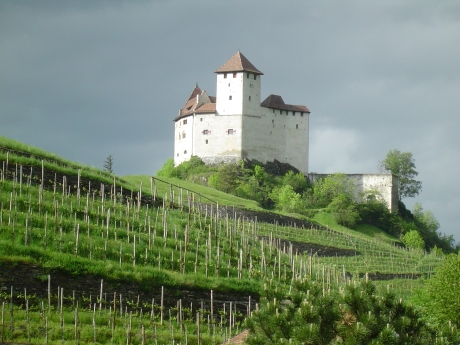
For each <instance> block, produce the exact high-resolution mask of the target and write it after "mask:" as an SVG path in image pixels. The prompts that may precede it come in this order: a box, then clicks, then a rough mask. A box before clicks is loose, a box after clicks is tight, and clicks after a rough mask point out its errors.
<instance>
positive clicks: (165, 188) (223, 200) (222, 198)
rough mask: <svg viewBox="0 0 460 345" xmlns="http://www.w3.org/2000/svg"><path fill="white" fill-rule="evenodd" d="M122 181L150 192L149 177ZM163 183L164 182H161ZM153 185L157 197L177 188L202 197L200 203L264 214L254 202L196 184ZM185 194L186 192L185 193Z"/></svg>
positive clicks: (169, 180) (158, 181) (159, 181)
mask: <svg viewBox="0 0 460 345" xmlns="http://www.w3.org/2000/svg"><path fill="white" fill-rule="evenodd" d="M123 179H124V180H126V181H128V182H130V183H131V184H132V185H136V186H139V185H140V184H141V183H142V186H144V188H145V186H149V187H148V191H150V185H151V177H150V176H147V175H127V176H124V177H123ZM163 181H164V182H163ZM155 185H156V186H157V191H158V195H159V196H164V195H169V192H170V186H171V185H173V186H179V187H181V188H183V189H184V190H189V191H191V192H193V193H195V194H196V195H197V198H198V199H199V198H200V196H203V198H202V201H203V202H204V203H216V204H217V203H218V204H219V205H220V206H232V207H233V206H234V207H237V208H244V209H247V210H253V211H258V212H266V210H264V209H263V208H261V207H260V206H259V205H258V204H257V202H256V201H254V200H248V199H243V198H239V197H237V196H234V195H231V194H227V193H224V192H221V191H218V190H216V189H214V188H210V187H206V186H202V185H199V184H196V183H192V182H188V181H184V180H179V179H175V178H164V177H161V178H155ZM175 190H176V193H178V189H177V187H176V188H175ZM185 193H186V192H185Z"/></svg>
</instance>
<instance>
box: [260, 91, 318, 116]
mask: <svg viewBox="0 0 460 345" xmlns="http://www.w3.org/2000/svg"><path fill="white" fill-rule="evenodd" d="M260 106H261V107H264V108H272V109H280V110H290V111H300V112H303V113H309V112H310V110H308V108H307V107H306V106H304V105H294V104H286V103H284V101H283V98H282V97H281V96H278V95H270V96H268V97H267V98H266V99H265V100H264V101H263V102H262V103H260Z"/></svg>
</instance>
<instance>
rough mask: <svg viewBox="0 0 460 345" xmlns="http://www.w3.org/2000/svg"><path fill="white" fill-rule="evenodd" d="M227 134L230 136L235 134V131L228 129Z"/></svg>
mask: <svg viewBox="0 0 460 345" xmlns="http://www.w3.org/2000/svg"><path fill="white" fill-rule="evenodd" d="M227 134H229V135H232V134H235V130H233V129H227Z"/></svg>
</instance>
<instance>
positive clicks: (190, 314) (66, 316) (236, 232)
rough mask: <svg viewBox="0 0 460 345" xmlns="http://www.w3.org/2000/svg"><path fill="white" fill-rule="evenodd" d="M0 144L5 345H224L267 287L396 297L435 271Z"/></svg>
mask: <svg viewBox="0 0 460 345" xmlns="http://www.w3.org/2000/svg"><path fill="white" fill-rule="evenodd" d="M0 143H2V141H0ZM0 146H2V145H0ZM3 146H4V147H3V149H2V150H0V161H1V162H2V163H0V168H1V175H0V176H1V178H0V285H1V288H2V291H1V293H0V302H1V305H2V310H1V313H2V315H1V325H0V327H1V334H0V337H1V343H34V344H45V343H46V344H48V343H61V344H65V343H77V342H90V343H108V342H110V343H113V344H131V343H132V344H145V343H155V344H171V343H174V344H179V343H180V344H220V343H222V342H223V341H224V340H225V339H227V338H228V337H230V336H231V335H232V334H235V333H238V332H239V331H241V327H242V322H243V320H244V317H245V316H246V315H248V314H249V313H251V311H252V310H254V308H255V305H256V303H257V302H258V298H259V294H260V293H261V292H262V291H263V286H264V282H267V281H271V282H272V283H273V282H275V283H276V284H282V285H290V284H291V282H292V280H293V279H294V278H296V277H304V276H311V277H314V278H315V279H316V280H319V281H322V282H323V284H325V285H327V284H329V285H330V284H343V283H344V282H345V281H349V280H350V279H359V278H360V277H362V276H363V275H365V274H366V273H367V274H368V277H371V278H375V279H384V280H385V281H384V283H382V284H383V285H384V286H385V289H386V288H387V285H388V286H389V287H390V288H393V289H395V291H396V292H397V293H400V294H401V296H403V295H404V294H408V293H410V291H411V289H412V288H413V287H414V286H418V285H419V284H420V280H419V279H417V278H419V277H426V276H429V275H430V274H431V272H432V271H433V268H434V267H436V266H437V265H438V264H439V262H440V258H439V257H437V256H435V255H432V254H425V253H422V252H416V251H407V250H405V249H403V248H401V247H399V246H398V245H395V244H394V242H392V241H382V240H377V239H375V238H372V237H370V236H367V235H364V234H360V233H357V232H356V231H352V230H349V229H346V228H341V227H338V226H335V225H334V224H332V222H331V223H329V226H325V225H321V224H318V223H311V222H308V221H306V220H305V219H303V220H302V219H296V220H293V219H292V218H287V217H284V216H281V215H275V214H269V213H267V212H263V211H262V210H260V209H258V208H257V207H255V206H254V207H252V211H258V212H260V213H259V214H257V213H250V212H249V213H248V212H246V211H240V210H238V205H240V201H239V200H236V199H234V198H233V197H232V198H230V197H223V198H220V195H219V193H216V192H213V194H212V196H210V194H206V189H205V188H204V187H201V186H200V187H199V188H198V187H197V188H198V189H197V190H193V189H194V186H193V185H187V187H188V189H185V188H184V187H183V186H182V187H179V186H177V185H173V184H172V183H168V182H171V181H166V182H164V181H161V180H158V179H153V178H150V177H126V178H124V179H122V180H120V179H119V178H118V177H116V176H113V175H109V174H107V173H103V172H100V171H97V170H96V169H90V168H87V167H84V166H81V165H75V164H72V163H69V162H67V161H63V160H60V159H59V157H55V156H54V155H52V154H47V153H46V152H41V151H40V150H38V149H34V148H28V147H24V146H23V145H21V146H20V147H19V144H18V143H15V142H11V141H6V140H3ZM19 148H20V150H19ZM18 151H21V152H18ZM134 181H135V182H134ZM241 202H243V201H241ZM235 205H236V207H235ZM261 219H263V220H264V221H261ZM287 224H288V225H289V226H287ZM294 224H295V225H294ZM394 278H397V279H394ZM388 279H390V280H388Z"/></svg>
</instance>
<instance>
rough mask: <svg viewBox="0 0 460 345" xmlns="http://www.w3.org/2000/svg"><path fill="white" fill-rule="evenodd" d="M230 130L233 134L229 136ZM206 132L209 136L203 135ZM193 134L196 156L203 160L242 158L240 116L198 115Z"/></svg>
mask: <svg viewBox="0 0 460 345" xmlns="http://www.w3.org/2000/svg"><path fill="white" fill-rule="evenodd" d="M229 129H232V130H233V134H228V130H229ZM205 130H208V134H204V133H203V131H205ZM193 132H194V134H193V138H194V145H193V154H194V155H196V156H199V157H201V158H203V157H213V156H216V157H241V136H242V125H241V116H240V115H225V116H222V115H215V114H196V115H195V121H194V127H193ZM209 132H210V133H209ZM206 140H207V141H208V142H207V143H206Z"/></svg>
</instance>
